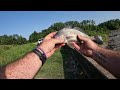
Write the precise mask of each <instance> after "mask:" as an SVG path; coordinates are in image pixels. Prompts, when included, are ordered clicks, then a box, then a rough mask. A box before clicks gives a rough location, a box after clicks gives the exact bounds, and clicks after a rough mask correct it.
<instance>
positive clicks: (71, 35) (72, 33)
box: [54, 26, 103, 49]
mask: <svg viewBox="0 0 120 90" xmlns="http://www.w3.org/2000/svg"><path fill="white" fill-rule="evenodd" d="M77 35H81V36H84V37H86V38H89V39H91V40H92V41H94V42H95V43H97V44H100V45H101V44H103V39H102V37H101V36H99V35H96V36H88V35H87V34H86V33H85V32H84V31H83V30H82V29H81V28H79V27H74V28H72V27H71V26H69V27H65V28H63V29H61V30H58V32H57V33H56V34H55V36H54V38H62V39H64V43H66V44H67V45H68V46H69V47H70V48H72V49H74V46H73V44H72V42H76V43H79V44H82V43H84V42H83V41H80V40H78V39H77Z"/></svg>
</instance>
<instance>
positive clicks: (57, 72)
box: [35, 49, 64, 79]
mask: <svg viewBox="0 0 120 90" xmlns="http://www.w3.org/2000/svg"><path fill="white" fill-rule="evenodd" d="M35 78H41V79H42V78H45V79H63V78H64V74H63V60H62V55H61V53H60V49H59V50H58V51H56V52H55V53H54V54H53V55H52V56H51V57H50V58H49V59H48V60H47V61H46V63H45V64H44V65H43V67H42V68H41V70H40V71H39V72H38V74H37V75H36V77H35Z"/></svg>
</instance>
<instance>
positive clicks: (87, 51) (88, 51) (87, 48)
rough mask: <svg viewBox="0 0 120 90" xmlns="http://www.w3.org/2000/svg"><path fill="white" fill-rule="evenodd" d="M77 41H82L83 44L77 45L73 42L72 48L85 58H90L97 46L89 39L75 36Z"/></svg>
mask: <svg viewBox="0 0 120 90" xmlns="http://www.w3.org/2000/svg"><path fill="white" fill-rule="evenodd" d="M77 37H78V39H79V40H81V41H83V42H84V43H83V44H81V45H78V44H77V43H75V42H73V46H74V47H75V49H77V50H78V51H79V52H81V53H82V54H84V55H85V56H88V57H92V55H93V51H96V50H97V49H98V48H99V46H98V45H96V44H95V43H94V42H93V41H92V40H91V39H89V38H86V37H83V36H80V35H78V36H77Z"/></svg>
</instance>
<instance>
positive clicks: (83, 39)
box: [77, 35, 88, 42]
mask: <svg viewBox="0 0 120 90" xmlns="http://www.w3.org/2000/svg"><path fill="white" fill-rule="evenodd" d="M77 37H78V39H79V40H81V41H84V42H87V41H88V38H86V37H83V36H81V35H77Z"/></svg>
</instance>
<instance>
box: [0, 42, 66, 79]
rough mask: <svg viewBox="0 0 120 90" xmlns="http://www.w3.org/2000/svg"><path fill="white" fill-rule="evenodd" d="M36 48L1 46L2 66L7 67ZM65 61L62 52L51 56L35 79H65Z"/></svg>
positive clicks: (33, 45) (0, 63)
mask: <svg viewBox="0 0 120 90" xmlns="http://www.w3.org/2000/svg"><path fill="white" fill-rule="evenodd" d="M34 47H35V44H32V43H30V44H24V45H16V46H13V45H0V66H3V65H6V64H8V63H10V62H12V61H14V60H16V59H18V58H20V57H22V56H24V55H25V54H27V53H28V52H29V51H31V50H32V49H33V48H34ZM62 62H63V60H62V55H61V53H60V50H58V51H56V53H54V54H53V56H51V57H50V58H49V59H48V60H47V61H46V63H45V64H44V65H43V67H42V68H41V70H40V71H39V72H38V74H37V75H36V77H35V78H41V79H63V78H64V74H63V63H62Z"/></svg>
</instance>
